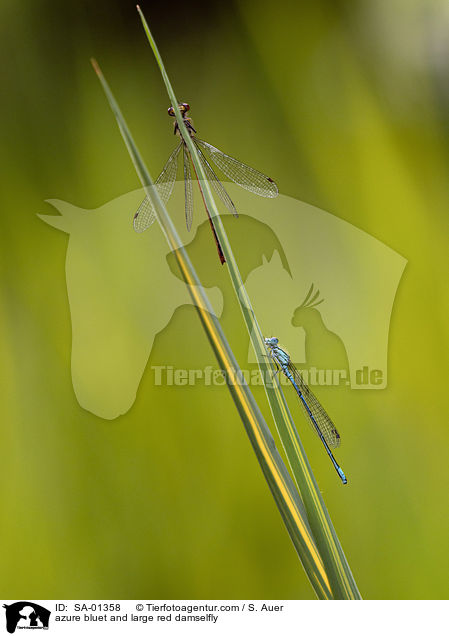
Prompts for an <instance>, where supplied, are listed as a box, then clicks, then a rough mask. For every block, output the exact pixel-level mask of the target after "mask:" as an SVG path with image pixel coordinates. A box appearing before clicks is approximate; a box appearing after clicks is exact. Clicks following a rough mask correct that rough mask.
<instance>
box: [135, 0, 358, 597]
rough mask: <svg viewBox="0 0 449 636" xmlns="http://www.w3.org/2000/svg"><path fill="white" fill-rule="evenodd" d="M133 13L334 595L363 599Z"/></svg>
mask: <svg viewBox="0 0 449 636" xmlns="http://www.w3.org/2000/svg"><path fill="white" fill-rule="evenodd" d="M137 11H138V13H139V16H140V19H141V21H142V25H143V28H144V30H145V33H146V35H147V38H148V41H149V43H150V46H151V49H152V51H153V53H154V56H155V58H156V61H157V64H158V66H159V70H160V72H161V75H162V78H163V80H164V84H165V87H166V90H167V93H168V95H169V98H170V102H171V105H172V107H173V110H174V113H175V116H176V120H177V123H178V126H179V130H180V133H181V135H182V138H183V140H184V142H185V144H186V146H187V148H188V150H189V153H190V156H191V158H192V161H193V164H194V166H195V170H196V173H197V176H198V179H199V181H200V182H201V186H200V187H201V191H202V194H203V197H204V199H205V203H206V206H207V208H208V210H209V213H210V215H211V217H212V222H213V224H214V228H215V232H216V234H217V236H218V239H219V241H220V244H221V247H222V249H223V253H224V256H225V258H226V262H227V264H228V268H229V274H230V277H231V281H232V285H233V287H234V290H235V293H236V295H237V299H238V301H239V304H240V308H241V310H242V313H243V317H244V320H245V324H246V327H247V329H248V332H249V335H250V339H251V343H252V346H253V349H254V352H255V354H256V358H257V361H258V365H259V368H260V371H261V374H262V380H263V383H264V387H265V391H266V394H267V398H268V401H269V404H270V408H271V411H272V415H273V419H274V422H275V425H276V427H277V430H278V433H279V437H280V439H281V441H282V444H283V446H284V449H285V452H286V455H287V458H288V461H289V463H290V466H291V469H292V473H293V476H294V478H295V481H296V484H297V486H298V489H299V492H300V493H301V497H302V500H303V502H304V505H305V508H306V510H307V515H308V519H309V522H310V526H311V528H312V531H313V535H314V538H315V541H316V545H317V546H318V549H319V551H320V555H321V558H322V561H323V564H324V567H325V570H326V574H327V577H328V580H329V583H330V587H331V590H332V596H333V598H335V599H360V598H361V596H360V593H359V590H358V588H357V584H356V582H355V579H354V577H353V574H352V572H351V569H350V567H349V564H348V562H347V559H346V556H345V554H344V552H343V548H342V546H341V544H340V541H339V539H338V536H337V533H336V531H335V529H334V527H333V524H332V521H331V519H330V516H329V513H328V511H327V508H326V505H325V503H324V500H323V498H322V496H321V493H320V490H319V488H318V484H317V482H316V480H315V477H314V475H313V472H312V469H311V467H310V464H309V461H308V459H307V456H306V453H305V451H304V448H303V446H302V443H301V440H300V437H299V434H298V431H297V429H296V426H295V424H294V421H293V418H292V416H291V414H290V411H289V408H288V406H287V402H286V400H285V397H284V394H283V392H282V389H281V387H280V385H279V384H278V383H277V382H276V380H275V377H274V373H275V369H274V367H273V363H272V362H271V361H267V358H266V349H265V344H264V339H263V335H262V332H261V330H260V327H259V324H258V321H257V319H256V316H255V313H254V310H253V308H252V305H251V301H250V299H249V296H248V294H247V292H246V289H245V286H244V284H243V279H242V277H241V275H240V271H239V268H238V265H237V262H236V260H235V257H234V255H233V252H232V248H231V245H230V243H229V240H228V237H227V234H226V232H225V229H224V226H223V224H222V222H221V218H220V215H219V213H218V209H217V206H216V203H215V200H214V197H213V195H212V191H211V188H210V185H209V183H208V181H207V176H206V174H205V171H204V168H203V165H202V162H201V160H200V157H199V156H198V152H197V149H196V146H195V144H194V143H193V141H192V139H191V137H190V135H189V133H188V131H187V129H186V126H185V124H184V121H183V119H182V115H181V112H180V110H179V107H178V100H177V98H176V95H175V93H174V90H173V88H172V85H171V82H170V79H169V77H168V74H167V71H166V69H165V66H164V63H163V60H162V58H161V55H160V53H159V50H158V48H157V45H156V42H155V40H154V38H153V36H152V34H151V31H150V29H149V26H148V23H147V21H146V19H145V16H144V15H143V13H142V11H141V9H140V7H139V5H137ZM262 134H263V133H262ZM267 368H268V370H269V377H270V380H269V381H268V382H267V381H266V375H265V373H263V371H264V369H267Z"/></svg>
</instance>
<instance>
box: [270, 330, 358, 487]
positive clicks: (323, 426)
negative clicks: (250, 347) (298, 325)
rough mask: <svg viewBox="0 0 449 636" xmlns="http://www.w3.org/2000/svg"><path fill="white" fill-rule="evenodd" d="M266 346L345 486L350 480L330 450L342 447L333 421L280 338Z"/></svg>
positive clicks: (273, 339) (271, 339)
mask: <svg viewBox="0 0 449 636" xmlns="http://www.w3.org/2000/svg"><path fill="white" fill-rule="evenodd" d="M265 345H266V347H267V350H268V353H269V354H270V356H271V357H272V358H273V360H274V362H275V364H276V367H277V369H278V370H279V371H282V373H283V374H284V375H285V376H286V377H287V378H288V380H290V382H291V384H292V385H293V387H294V389H295V391H296V393H297V394H298V396H299V399H300V403H301V406H302V407H303V409H304V411H305V413H306V416H307V419H308V420H309V422H310V423H311V424H312V427H313V430H314V431H315V432H316V433H317V435H318V437H319V438H320V440H321V441H322V442H323V445H324V448H325V449H326V452H327V454H328V455H329V457H330V459H331V462H332V464H333V466H334V468H335V470H336V471H337V473H338V475H339V477H340V479H341V481H342V482H343V483H344V484H347V483H348V480H347V479H346V476H345V474H344V472H343V471H342V469H341V468H340V466H339V465H338V464H337V462H336V461H335V457H334V456H333V455H332V451H331V449H330V447H332V448H337V447H338V446H340V435H339V433H338V431H337V429H336V428H335V426H334V424H333V422H332V420H331V419H330V417H329V415H328V414H327V413H326V411H325V410H324V408H323V407H322V406H321V404H320V403H319V401H318V400H317V398H316V397H315V395H314V394H313V393H312V391H311V390H310V389H309V387H308V386H307V384H306V383H305V381H304V379H303V378H302V376H301V373H300V372H299V371H298V369H297V368H296V367H295V365H294V364H293V363H292V362H291V360H290V356H289V354H288V353H287V352H286V351H284V349H281V347H280V346H279V340H278V338H265Z"/></svg>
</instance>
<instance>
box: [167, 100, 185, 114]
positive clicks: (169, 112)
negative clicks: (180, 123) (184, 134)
mask: <svg viewBox="0 0 449 636" xmlns="http://www.w3.org/2000/svg"><path fill="white" fill-rule="evenodd" d="M178 108H179V110H180V111H181V115H182V116H183V117H184V115H185V114H186V113H188V112H189V110H190V106H189V104H186V102H182V104H178ZM168 114H169V115H170V117H174V116H175V111H174V108H173V106H170V108H169V109H168Z"/></svg>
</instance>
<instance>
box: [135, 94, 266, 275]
mask: <svg viewBox="0 0 449 636" xmlns="http://www.w3.org/2000/svg"><path fill="white" fill-rule="evenodd" d="M179 109H180V111H181V114H182V118H183V121H184V123H185V125H186V128H187V131H188V133H189V135H190V137H191V138H192V140H193V142H194V144H195V146H196V149H197V151H198V155H199V157H200V160H201V164H202V166H203V169H204V172H205V174H206V177H207V180H208V181H209V182H210V183H211V184H212V186H213V187H214V189H215V191H216V193H217V195H218V196H219V197H220V199H221V200H222V202H223V203H224V205H225V206H226V207H227V209H228V210H229V211H230V212H232V214H233V215H234V216H236V217H237V216H238V214H237V210H236V207H235V205H234V203H233V201H232V199H231V197H230V196H229V194H228V193H227V192H226V190H225V188H224V187H223V184H222V183H221V181H220V179H219V178H218V177H217V175H216V173H215V171H214V169H213V168H212V166H211V162H213V163H214V164H215V165H216V166H217V167H218V168H219V169H220V170H221V172H223V174H225V175H226V176H227V177H228V178H229V179H231V181H234V183H237V184H238V185H239V186H241V187H242V188H245V189H246V190H249V191H250V192H254V194H258V195H259V196H261V197H271V198H273V197H276V196H277V195H278V188H277V185H276V184H275V182H274V181H273V179H270V177H267V176H266V175H265V174H262V173H261V172H259V171H258V170H255V169H254V168H250V166H247V165H246V164H244V163H242V162H241V161H238V160H237V159H234V157H230V156H229V155H226V154H225V153H224V152H222V151H221V150H218V148H215V147H214V146H211V144H208V143H207V142H206V141H202V140H201V139H198V137H196V130H195V128H194V127H193V124H192V120H191V119H190V118H189V117H187V113H188V111H189V110H190V106H189V104H186V103H183V104H179ZM168 114H169V115H170V117H174V116H175V112H174V110H173V107H170V108H169V109H168ZM174 133H175V135H178V136H179V137H180V142H179V144H178V145H177V146H176V148H175V149H174V151H173V152H172V153H171V155H170V156H169V158H168V160H167V163H166V164H165V166H164V167H163V169H162V172H161V173H160V175H159V176H158V178H157V179H156V181H155V186H156V188H157V190H158V193H159V196H160V197H161V199H162V201H163V203H167V201H168V200H169V198H170V196H171V194H172V192H173V186H174V184H175V181H176V175H177V172H178V156H179V154H180V152H181V149H182V154H183V160H184V189H185V215H186V225H187V229H188V230H190V228H191V226H192V218H193V190H192V177H191V170H190V162H191V157H190V153H189V151H188V148H187V145H186V143H185V142H184V140H183V138H182V135H181V134H180V131H179V126H178V123H177V122H176V121H175V125H174ZM193 169H194V172H195V176H196V178H197V180H198V175H197V174H196V171H195V166H193ZM198 185H199V187H200V191H201V194H203V191H202V189H201V183H200V182H199V180H198ZM203 202H204V206H205V208H206V212H207V216H208V218H209V223H210V226H211V228H212V232H213V235H214V239H215V243H216V245H217V250H218V254H219V256H220V261H221V262H222V263H225V257H224V255H223V250H222V249H221V245H220V241H219V240H218V237H217V234H216V232H215V228H214V225H213V222H212V219H211V216H210V213H209V210H208V209H207V205H206V202H205V201H204V197H203ZM155 219H156V213H155V209H154V206H153V203H152V201H151V199H150V197H148V196H146V197H145V199H144V200H143V201H142V203H141V204H140V206H139V208H138V210H137V212H136V214H135V215H134V229H135V230H136V232H143V231H144V230H146V229H147V228H148V227H149V226H150V225H151V224H152V223H153V222H154V221H155Z"/></svg>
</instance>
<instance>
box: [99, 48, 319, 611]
mask: <svg viewBox="0 0 449 636" xmlns="http://www.w3.org/2000/svg"><path fill="white" fill-rule="evenodd" d="M91 61H92V65H93V67H94V70H95V72H96V74H97V76H98V78H99V80H100V82H101V84H102V87H103V90H104V92H105V94H106V97H107V99H108V102H109V105H110V107H111V109H112V111H113V113H114V115H115V118H116V121H117V124H118V127H119V129H120V132H121V134H122V137H123V139H124V141H125V144H126V147H127V149H128V152H129V154H130V157H131V159H132V161H133V163H134V166H135V168H136V172H137V174H138V176H139V178H140V181H141V183H142V185H143V187H144V188H145V192H146V194H147V195H148V196H149V197H150V198H151V201H152V203H153V205H154V208H155V210H156V215H157V219H158V222H159V225H160V227H161V230H162V232H163V234H164V235H165V237H166V239H167V241H168V244H169V246H170V248H171V249H172V250H173V252H174V254H175V257H176V259H177V263H178V265H179V268H180V271H181V274H182V276H183V278H184V280H185V282H186V284H187V287H188V290H189V293H190V294H191V296H192V300H193V302H194V305H195V307H196V309H197V311H198V314H199V318H200V320H201V323H202V325H203V328H204V330H205V332H206V335H207V337H208V339H209V342H210V344H211V346H212V349H213V351H214V354H215V356H216V358H217V361H218V363H219V365H220V368H221V369H222V370H223V371H225V374H226V378H227V386H228V388H229V391H230V393H231V395H232V398H233V400H234V403H235V405H236V407H237V411H238V413H239V415H240V418H241V420H242V422H243V425H244V427H245V430H246V432H247V434H248V437H249V439H250V442H251V444H252V447H253V449H254V452H255V454H256V457H257V460H258V462H259V465H260V467H261V469H262V472H263V474H264V476H265V479H266V481H267V483H268V486H269V488H270V491H271V493H272V494H273V497H274V500H275V502H276V505H277V507H278V509H279V512H280V514H281V517H282V520H283V521H284V524H285V526H286V528H287V531H288V533H289V535H290V538H291V540H292V542H293V545H294V547H295V549H296V551H297V553H298V556H299V558H300V560H301V562H302V564H303V567H304V570H305V572H306V574H307V576H308V578H309V580H310V582H311V584H312V586H313V588H314V590H315V592H316V594H317V596H318V598H320V599H330V598H332V592H331V589H330V584H329V580H328V577H327V574H326V572H325V569H324V566H323V562H322V559H321V557H320V554H319V552H318V549H317V546H316V544H315V541H314V538H313V534H312V531H311V529H310V526H309V523H308V519H307V514H306V512H305V509H304V505H303V503H302V501H301V498H300V497H299V495H298V492H297V490H296V488H295V485H294V483H293V480H292V478H291V476H290V474H289V472H288V470H287V468H286V466H285V464H284V462H283V461H282V458H281V456H280V455H279V453H278V451H277V449H276V445H275V442H274V439H273V437H272V435H271V432H270V430H269V428H268V426H267V424H266V422H265V420H264V418H263V415H262V413H261V412H260V409H259V407H258V405H257V403H256V401H255V400H254V397H253V395H252V393H251V391H250V389H249V387H248V385H247V384H246V383H239V382H236V381H234V379H235V377H238V376H239V375H240V369H239V366H238V364H237V361H236V359H235V357H234V354H233V352H232V350H231V348H230V346H229V344H228V342H227V340H226V337H225V335H224V333H223V331H222V329H221V326H220V323H219V321H218V319H217V318H216V316H215V314H214V311H213V308H212V306H211V304H210V302H209V300H208V298H207V295H206V292H205V291H204V289H203V287H202V286H201V283H200V280H199V278H198V276H197V274H196V272H195V270H194V268H193V265H192V263H191V262H190V259H189V257H188V255H187V253H186V252H185V250H184V247H183V245H182V243H181V240H180V238H179V236H178V234H177V232H176V229H175V227H174V225H173V223H172V221H171V218H170V216H169V215H168V213H167V210H166V209H165V206H164V204H163V203H162V201H161V199H160V196H159V194H158V191H157V188H155V187H154V182H153V180H152V178H151V176H150V174H149V172H148V170H147V168H146V166H145V164H144V162H143V159H142V157H141V155H140V153H139V151H138V149H137V146H136V144H135V142H134V140H133V138H132V136H131V133H130V131H129V129H128V126H127V124H126V121H125V119H124V117H123V115H122V113H121V111H120V108H119V106H118V104H117V102H116V100H115V98H114V96H113V94H112V92H111V90H110V88H109V85H108V84H107V82H106V80H105V78H104V76H103V74H102V72H101V70H100V68H99V66H98V64H97V62H96V61H95V60H91ZM177 114H178V115H179V111H178V112H177Z"/></svg>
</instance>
